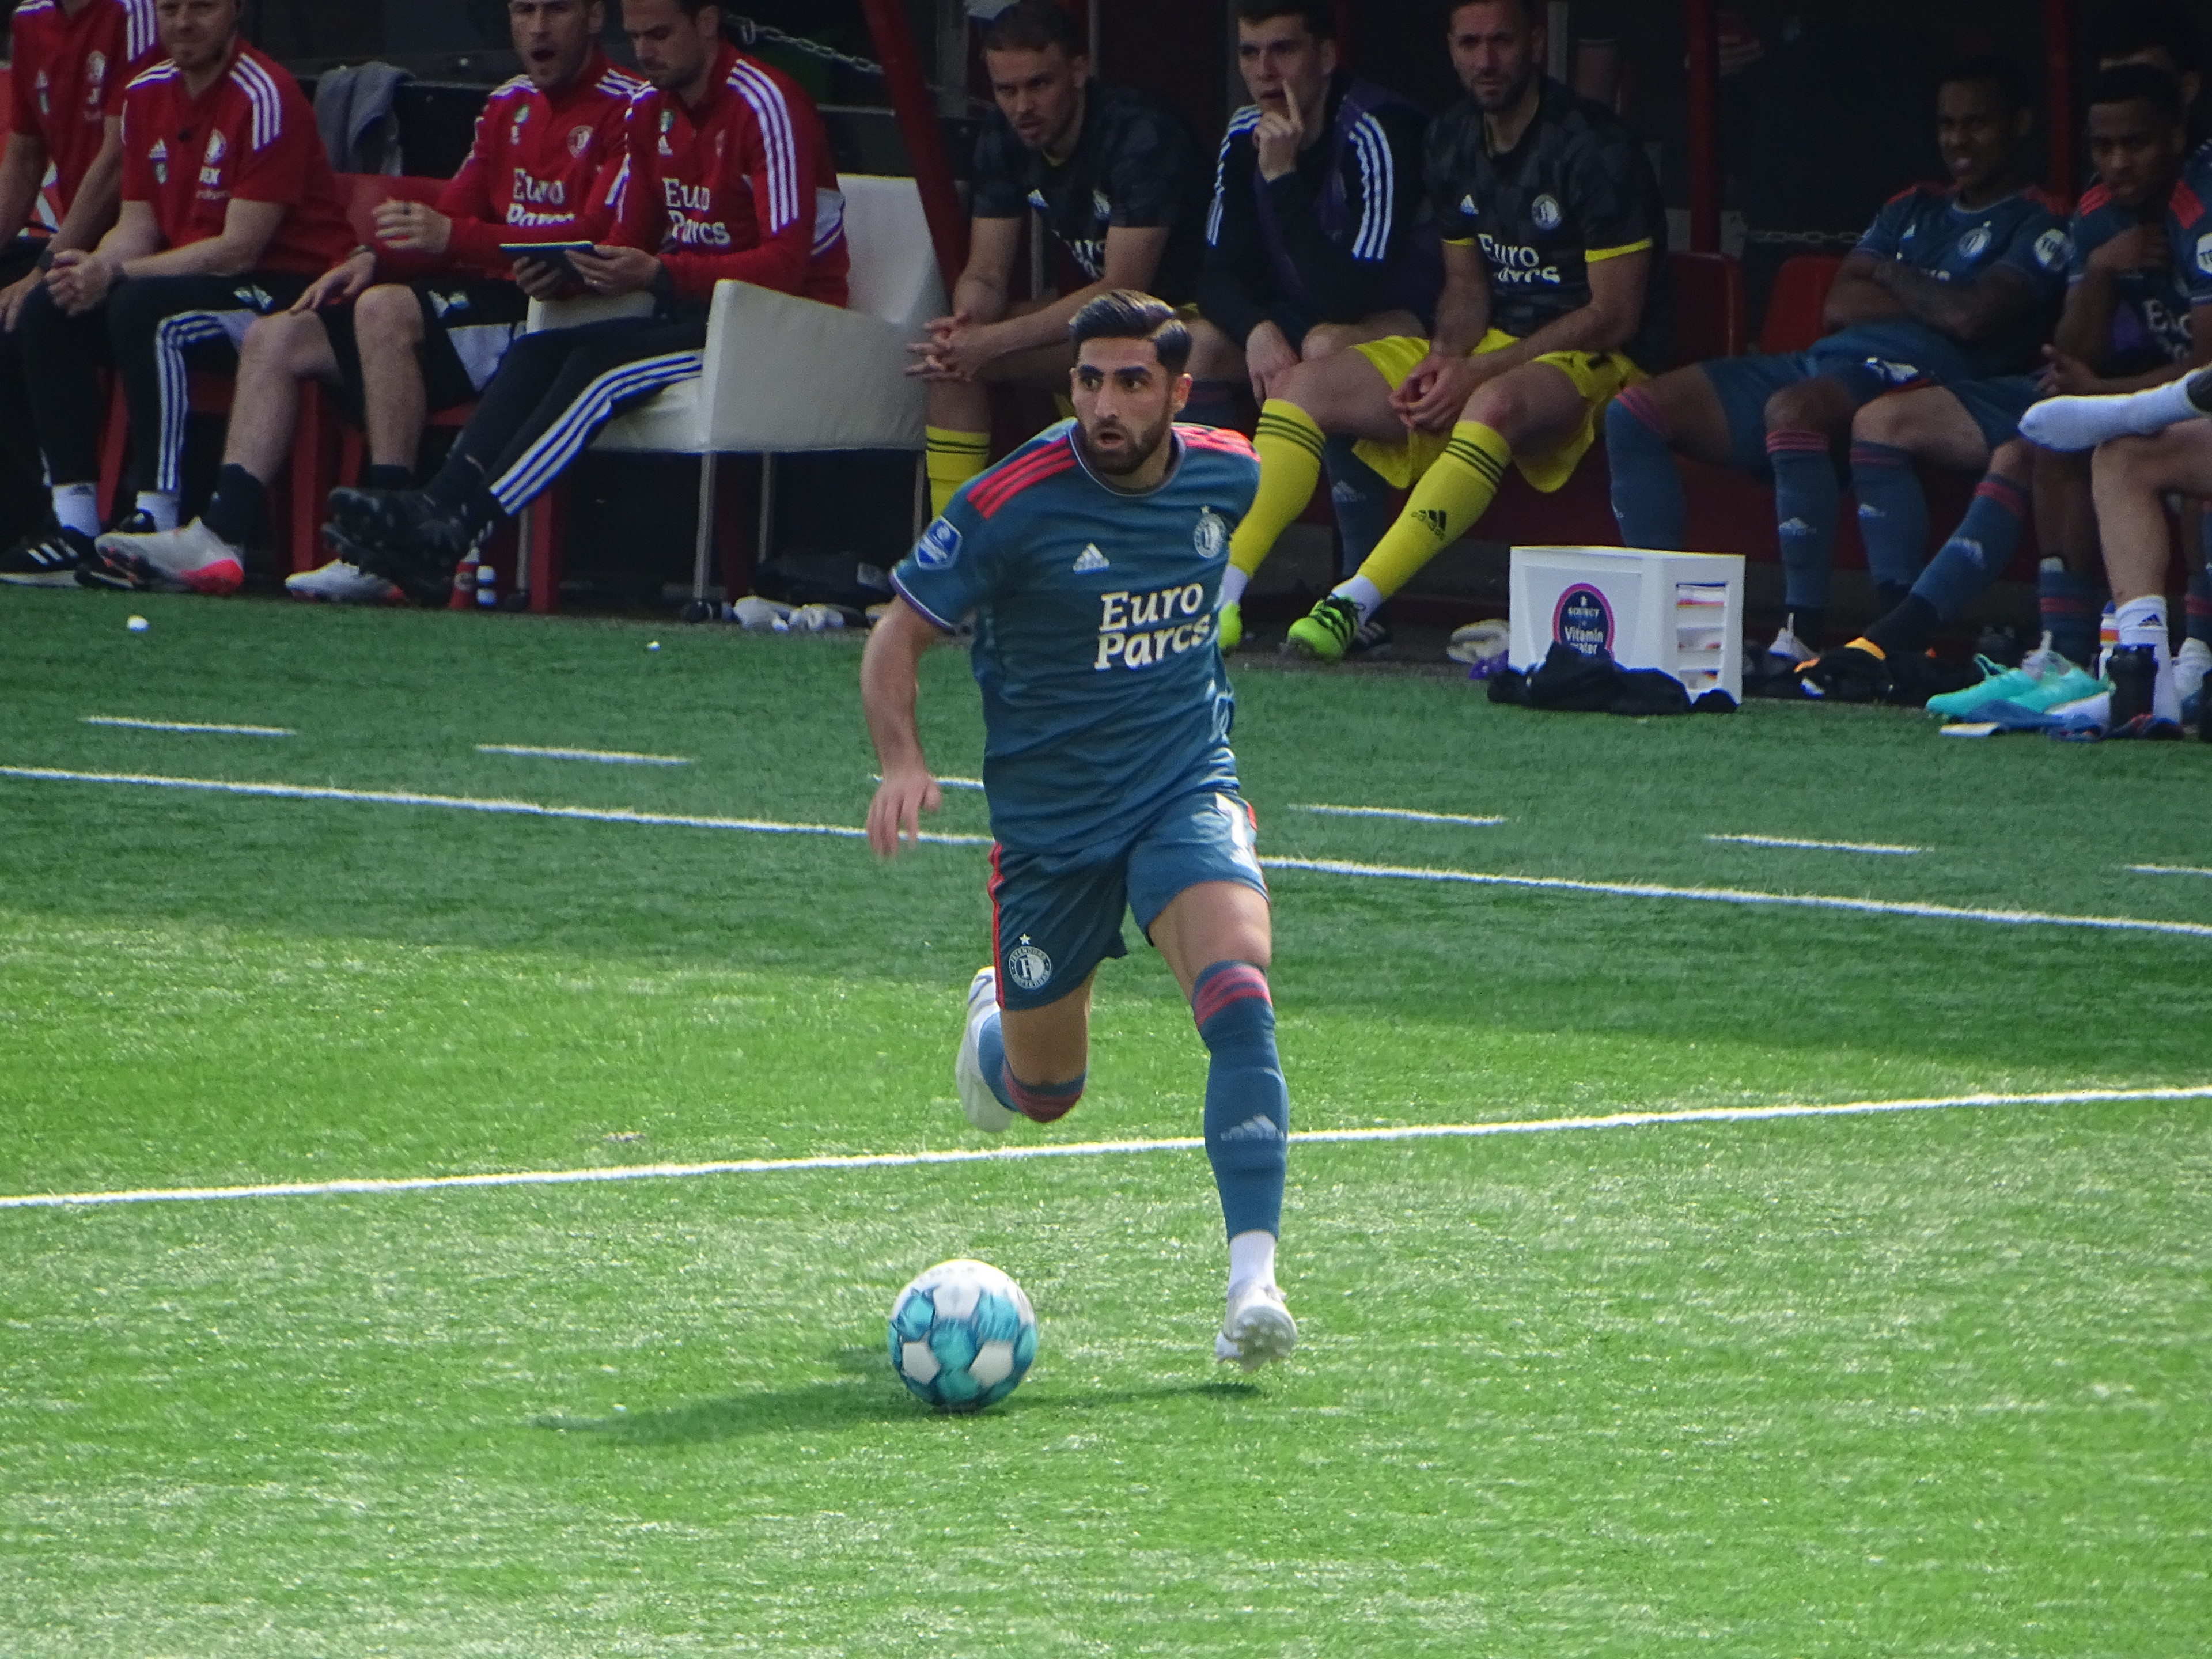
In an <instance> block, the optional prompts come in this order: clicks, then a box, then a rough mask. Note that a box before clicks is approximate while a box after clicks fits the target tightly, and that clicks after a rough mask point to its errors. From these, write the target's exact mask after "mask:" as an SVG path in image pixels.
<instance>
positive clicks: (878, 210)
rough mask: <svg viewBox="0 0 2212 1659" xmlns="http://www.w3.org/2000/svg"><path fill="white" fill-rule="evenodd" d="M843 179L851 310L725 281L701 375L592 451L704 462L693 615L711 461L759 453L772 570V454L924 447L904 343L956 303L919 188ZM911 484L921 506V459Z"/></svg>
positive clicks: (923, 394) (702, 585)
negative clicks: (949, 297) (948, 297)
mask: <svg viewBox="0 0 2212 1659" xmlns="http://www.w3.org/2000/svg"><path fill="white" fill-rule="evenodd" d="M839 184H840V185H841V187H842V190H843V191H844V197H845V237H846V241H847V244H848V247H849V248H850V250H851V258H852V273H851V276H850V279H849V291H850V298H849V301H848V305H847V307H846V308H845V309H843V310H842V311H841V310H838V309H837V308H836V307H832V306H825V305H823V304H821V303H820V302H818V301H813V300H802V299H798V298H794V297H793V295H788V294H779V293H777V292H775V291H774V290H773V289H763V288H756V287H755V286H753V285H752V284H751V283H727V282H726V283H718V284H717V285H716V286H715V289H714V307H713V309H712V310H711V311H710V312H709V313H708V323H707V344H706V349H705V351H704V354H703V355H704V356H705V359H706V372H705V373H704V374H702V375H701V376H700V377H699V378H698V379H697V380H687V381H685V382H684V383H683V384H682V385H680V386H671V387H670V388H668V390H666V391H665V392H659V393H658V394H657V395H656V396H654V397H653V398H652V399H650V400H649V401H648V402H647V403H644V404H641V405H639V406H638V407H637V408H635V409H634V410H629V412H628V413H626V414H623V415H622V416H617V418H616V419H614V420H613V421H611V422H608V424H607V426H606V428H605V430H604V431H602V432H601V433H600V434H599V438H598V440H597V441H595V442H594V443H593V444H592V449H593V450H594V451H595V452H599V453H621V454H659V455H696V456H698V457H699V530H698V537H697V540H696V544H695V545H694V548H693V553H692V565H691V605H690V606H689V607H687V609H686V615H687V616H689V617H694V618H696V617H700V616H702V615H704V613H705V608H706V596H707V580H708V566H709V562H710V559H711V556H712V553H713V548H714V474H715V465H714V463H715V459H716V457H718V456H721V455H758V456H759V457H760V458H761V512H760V536H759V541H758V545H757V550H756V557H757V559H758V560H761V561H765V560H766V558H767V556H768V552H769V538H770V533H771V531H772V529H773V526H774V511H775V457H776V456H777V455H779V454H793V453H801V452H809V451H823V450H840V449H903V450H910V451H912V452H914V453H915V455H916V456H917V458H918V457H919V456H920V455H921V452H922V450H923V448H924V444H925V440H924V434H923V428H924V425H925V421H926V416H927V412H928V397H927V391H926V389H925V388H924V386H922V383H921V381H919V380H908V378H906V374H905V371H906V367H907V364H908V362H911V361H912V359H911V357H910V356H908V352H907V349H906V347H907V344H908V342H909V341H913V340H918V339H920V338H921V337H922V336H923V334H924V332H925V331H926V328H927V324H928V322H929V319H931V318H933V317H939V316H942V315H943V314H944V313H945V310H946V309H947V308H948V307H947V304H946V301H945V284H944V283H943V281H942V280H941V279H940V278H939V276H938V271H937V258H936V251H935V247H934V245H933V243H932V242H931V240H930V237H929V222H928V221H927V219H926V218H925V217H924V216H923V215H922V210H921V192H920V191H918V190H917V189H916V188H915V182H914V180H913V179H890V178H878V177H876V176H873V175H871V174H865V173H860V174H854V173H848V174H847V175H845V177H844V178H842V179H840V180H839ZM563 320H566V319H565V318H564V319H563ZM915 478H916V486H915V495H916V501H917V502H921V501H926V500H927V496H926V495H924V494H923V484H922V483H921V465H920V461H919V459H917V461H916V465H915ZM920 529H921V525H920V522H919V520H918V519H917V522H916V524H915V530H916V532H919V531H920ZM533 562H536V561H535V559H534V558H533ZM538 574H539V576H540V579H541V580H543V579H544V574H546V573H544V572H543V571H541V572H540V573H538ZM549 598H550V596H549Z"/></svg>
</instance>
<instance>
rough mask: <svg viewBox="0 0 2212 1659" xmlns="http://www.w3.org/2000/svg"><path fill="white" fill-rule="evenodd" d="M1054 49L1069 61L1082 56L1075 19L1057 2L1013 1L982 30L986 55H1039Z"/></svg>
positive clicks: (1036, 0)
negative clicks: (1055, 47) (1004, 53)
mask: <svg viewBox="0 0 2212 1659" xmlns="http://www.w3.org/2000/svg"><path fill="white" fill-rule="evenodd" d="M1047 46H1058V47H1059V48H1060V50H1061V51H1062V52H1066V54H1067V55H1068V56H1069V57H1070V58H1079V57H1081V56H1082V55H1083V41H1082V38H1081V37H1080V36H1079V35H1078V34H1077V33H1076V32H1075V19H1074V18H1073V17H1071V16H1070V15H1068V13H1067V9H1066V7H1064V6H1062V5H1061V4H1060V0H1014V3H1013V4H1012V5H1011V6H1008V7H1007V8H1006V10H1004V11H1002V12H1000V14H999V15H997V16H996V17H994V18H993V19H992V20H991V21H990V22H989V23H988V24H987V25H986V26H985V27H984V29H983V50H984V51H986V52H1042V51H1043V50H1044V49H1045V48H1046V47H1047Z"/></svg>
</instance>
